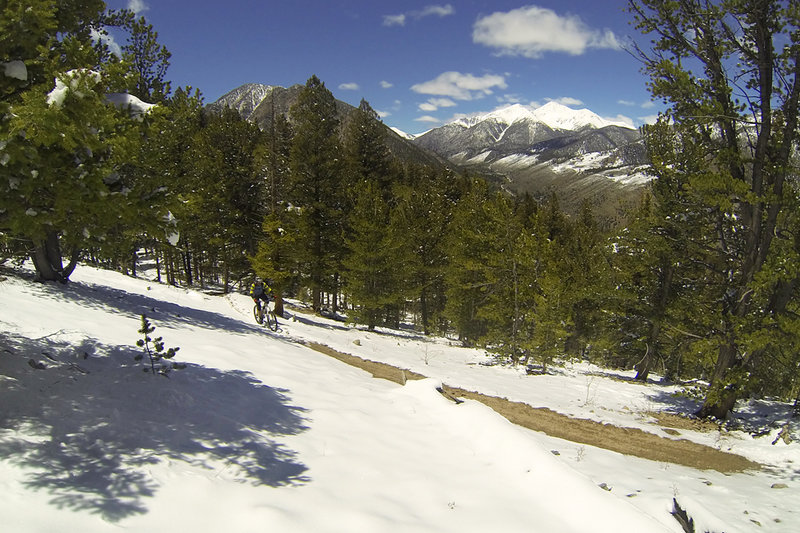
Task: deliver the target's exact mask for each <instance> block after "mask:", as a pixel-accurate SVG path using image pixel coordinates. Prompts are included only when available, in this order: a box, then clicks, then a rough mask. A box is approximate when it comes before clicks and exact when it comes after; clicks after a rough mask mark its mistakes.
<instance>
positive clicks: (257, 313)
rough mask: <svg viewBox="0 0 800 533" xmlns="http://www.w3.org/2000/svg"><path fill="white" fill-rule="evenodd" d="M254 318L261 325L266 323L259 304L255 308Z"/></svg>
mask: <svg viewBox="0 0 800 533" xmlns="http://www.w3.org/2000/svg"><path fill="white" fill-rule="evenodd" d="M253 316H254V317H255V319H256V322H258V323H259V324H263V323H264V313H263V312H261V309H260V307H259V305H258V304H256V305H254V306H253Z"/></svg>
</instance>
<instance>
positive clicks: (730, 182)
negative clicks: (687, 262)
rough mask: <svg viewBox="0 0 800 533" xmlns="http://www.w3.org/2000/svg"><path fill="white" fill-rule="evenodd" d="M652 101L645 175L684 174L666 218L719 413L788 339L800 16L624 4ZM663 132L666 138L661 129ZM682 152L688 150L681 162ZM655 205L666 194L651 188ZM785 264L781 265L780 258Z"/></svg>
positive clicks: (735, 3)
mask: <svg viewBox="0 0 800 533" xmlns="http://www.w3.org/2000/svg"><path fill="white" fill-rule="evenodd" d="M630 6H631V10H632V12H633V14H634V17H635V19H636V23H637V26H638V28H639V29H640V30H641V31H642V32H643V33H644V34H647V35H650V36H651V37H652V41H651V42H652V47H651V49H650V50H649V51H644V50H640V52H641V57H642V59H643V61H644V66H645V70H646V71H647V73H648V74H649V76H650V79H651V83H650V89H651V92H652V93H653V96H654V97H656V98H659V99H663V100H665V101H666V102H668V104H669V105H670V108H669V109H668V111H667V113H666V115H665V117H664V122H665V123H666V122H671V124H672V127H671V128H670V129H666V128H664V129H661V130H659V131H661V132H665V131H666V133H665V134H664V135H665V136H666V139H664V138H661V139H658V138H657V139H656V140H655V142H653V141H651V142H650V146H651V149H650V151H651V153H652V154H653V161H654V164H653V172H654V173H655V175H656V176H658V179H659V180H661V179H663V178H664V177H666V178H667V179H671V180H677V181H679V182H680V184H681V187H680V189H679V195H678V202H677V203H673V204H672V206H673V210H672V211H671V212H669V213H668V215H667V216H669V217H670V219H671V220H673V219H677V220H680V221H681V224H680V229H681V234H680V235H679V236H677V237H676V238H678V239H682V240H684V241H685V242H687V243H688V245H689V253H690V254H691V255H692V257H693V260H694V261H696V262H697V263H698V264H702V265H704V267H705V268H704V269H703V271H702V279H697V280H696V282H695V283H696V285H697V286H698V287H703V294H702V295H700V297H702V298H703V299H704V302H706V303H705V306H706V307H707V309H708V310H709V312H708V313H706V314H705V315H704V316H702V317H699V318H701V319H702V322H704V323H705V324H708V326H709V327H710V330H709V333H710V335H708V336H706V335H700V337H701V339H702V340H698V342H695V343H694V348H695V349H696V350H698V351H699V353H701V354H703V356H704V357H706V358H707V359H708V360H712V361H713V364H712V365H711V367H710V368H709V375H710V378H711V386H710V387H709V389H708V392H707V394H706V398H705V402H704V404H703V406H702V408H701V409H700V411H699V413H698V414H699V415H700V416H703V417H708V416H713V417H717V418H724V417H725V416H726V415H727V414H728V412H729V411H730V410H731V409H733V407H734V405H735V402H736V400H737V399H738V398H741V397H743V396H746V395H747V394H749V393H751V392H752V391H753V390H754V389H756V388H757V387H758V386H759V383H758V377H757V376H759V375H764V374H765V373H768V372H765V367H766V368H768V367H769V366H770V363H771V361H772V360H774V359H775V358H778V357H780V354H781V352H782V351H783V350H782V347H781V345H782V344H784V343H786V342H789V343H790V344H794V342H795V341H794V339H796V338H797V336H798V334H800V330H797V329H796V328H795V327H794V321H793V320H792V319H791V318H790V317H791V316H792V311H791V309H792V308H793V307H794V306H795V305H796V299H797V286H798V282H800V271H798V270H797V263H792V262H791V258H792V257H793V254H794V242H793V240H794V239H793V238H792V237H790V235H793V233H792V230H793V228H794V226H795V225H796V218H797V212H796V210H794V206H795V205H796V198H797V191H796V188H795V186H794V185H793V181H792V180H791V176H792V175H793V174H794V173H795V172H796V167H795V165H794V150H795V147H796V145H797V139H798V113H799V112H800V108H799V107H798V102H800V54H798V49H800V43H798V41H797V38H798V35H799V33H798V27H799V26H800V24H799V22H800V19H799V17H800V13H798V10H797V6H796V5H794V3H791V2H789V3H787V2H781V1H765V0H729V1H711V0H703V1H700V0H692V1H687V2H668V3H665V2H660V1H655V0H641V1H638V0H636V1H631V2H630ZM662 137H663V136H662ZM681 150H686V151H687V152H688V153H689V154H693V155H695V156H696V157H695V158H693V159H692V160H687V157H686V153H683V152H681ZM656 199H657V201H659V202H662V201H666V199H665V198H663V197H660V196H659V195H658V194H656ZM790 264H792V265H794V266H788V265H790Z"/></svg>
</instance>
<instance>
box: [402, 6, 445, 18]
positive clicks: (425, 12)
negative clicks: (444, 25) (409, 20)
mask: <svg viewBox="0 0 800 533" xmlns="http://www.w3.org/2000/svg"><path fill="white" fill-rule="evenodd" d="M455 12H456V9H455V8H454V7H453V6H451V5H450V4H445V5H443V6H436V5H432V6H426V7H425V8H423V9H422V10H421V11H419V12H415V11H412V12H411V13H412V14H413V16H414V17H416V18H422V17H428V16H431V15H437V16H439V17H446V16H448V15H452V14H453V13H455ZM417 13H418V14H417Z"/></svg>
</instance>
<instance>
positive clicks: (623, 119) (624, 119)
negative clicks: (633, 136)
mask: <svg viewBox="0 0 800 533" xmlns="http://www.w3.org/2000/svg"><path fill="white" fill-rule="evenodd" d="M603 119H604V120H607V121H609V122H617V123H622V124H625V125H627V126H628V127H629V128H632V129H636V124H635V123H634V122H633V119H632V118H631V117H628V116H625V115H617V116H615V117H603Z"/></svg>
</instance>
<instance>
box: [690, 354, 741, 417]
mask: <svg viewBox="0 0 800 533" xmlns="http://www.w3.org/2000/svg"><path fill="white" fill-rule="evenodd" d="M734 366H736V345H735V344H734V343H733V342H728V343H725V344H723V345H722V346H720V347H719V357H718V358H717V363H716V365H715V367H714V373H713V374H712V376H711V384H710V385H709V388H708V393H707V394H706V399H705V401H704V402H703V406H702V407H701V408H700V410H699V411H697V413H695V414H696V415H697V416H698V417H699V418H709V417H713V418H716V419H718V420H724V419H725V418H726V417H727V416H728V413H729V412H731V411H732V410H733V408H734V406H735V405H736V400H737V399H738V393H737V387H736V386H735V385H734V384H726V383H725V378H727V377H729V373H730V371H731V370H732V369H733V368H734Z"/></svg>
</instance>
